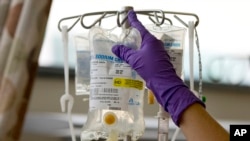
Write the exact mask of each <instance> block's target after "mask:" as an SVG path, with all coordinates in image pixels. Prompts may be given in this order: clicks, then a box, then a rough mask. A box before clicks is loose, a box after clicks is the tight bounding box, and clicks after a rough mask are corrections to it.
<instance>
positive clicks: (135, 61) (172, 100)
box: [112, 11, 205, 126]
mask: <svg viewBox="0 0 250 141" xmlns="http://www.w3.org/2000/svg"><path fill="white" fill-rule="evenodd" d="M128 20H129V23H130V25H131V26H132V27H134V28H136V29H138V30H139V32H140V34H141V37H142V43H141V48H140V49H139V50H134V49H132V48H129V47H126V46H124V45H115V46H114V47H113V48H112V51H113V53H114V54H115V55H116V56H118V57H119V58H121V59H123V60H124V61H125V62H127V63H128V64H129V65H130V66H131V67H132V68H133V69H134V70H136V71H137V73H138V74H139V75H140V76H141V77H142V78H143V79H144V80H145V82H146V86H147V87H148V88H149V89H151V90H152V91H153V93H154V94H155V97H156V99H157V101H158V102H159V103H160V104H161V105H162V106H163V107H164V108H165V110H166V111H167V112H169V113H170V115H171V117H172V120H173V121H174V122H175V124H176V125H177V126H179V120H180V117H181V114H182V112H183V111H184V110H185V109H186V108H187V107H188V106H190V105H191V104H193V103H196V102H198V103H200V104H201V105H203V106H204V107H205V105H204V103H203V102H202V101H201V100H200V99H198V98H197V97H196V96H195V95H194V94H193V93H192V92H191V91H190V90H189V88H188V87H187V86H186V85H185V84H184V82H183V81H182V80H181V79H180V78H179V77H178V76H177V74H176V72H175V69H174V68H173V65H172V64H171V62H170V57H169V55H168V54H167V52H166V51H165V49H164V46H163V43H162V41H160V40H158V39H157V38H156V37H154V36H153V35H152V34H151V33H150V32H149V31H148V30H147V29H146V28H145V27H144V26H143V25H142V24H141V22H140V21H138V19H137V16H136V13H135V12H134V11H129V13H128Z"/></svg>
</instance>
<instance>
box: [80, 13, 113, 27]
mask: <svg viewBox="0 0 250 141" xmlns="http://www.w3.org/2000/svg"><path fill="white" fill-rule="evenodd" d="M116 13H117V11H103V12H94V13H86V14H83V15H82V16H81V25H82V27H83V28H86V29H90V28H91V27H93V26H94V25H96V24H97V23H99V24H101V21H102V19H104V18H107V17H111V16H114V15H116ZM93 15H101V16H100V17H99V18H97V19H96V20H95V21H94V22H93V23H92V24H90V25H89V26H87V25H85V24H84V23H83V19H84V18H85V17H86V16H93Z"/></svg>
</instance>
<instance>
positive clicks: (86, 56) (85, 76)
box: [74, 36, 90, 95]
mask: <svg viewBox="0 0 250 141" xmlns="http://www.w3.org/2000/svg"><path fill="white" fill-rule="evenodd" d="M74 44H75V49H76V65H75V90H76V95H89V91H90V90H89V82H90V49H89V40H88V39H87V38H86V37H84V36H75V37H74Z"/></svg>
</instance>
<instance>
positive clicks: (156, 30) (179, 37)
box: [146, 24, 186, 77]
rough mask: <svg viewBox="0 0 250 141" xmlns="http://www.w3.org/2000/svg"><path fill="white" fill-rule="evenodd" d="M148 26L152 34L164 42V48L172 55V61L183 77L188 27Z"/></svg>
mask: <svg viewBox="0 0 250 141" xmlns="http://www.w3.org/2000/svg"><path fill="white" fill-rule="evenodd" d="M146 28H147V29H148V30H149V31H150V33H151V34H153V35H154V36H156V38H158V39H159V40H161V41H162V42H163V43H164V48H165V50H166V51H167V52H168V54H169V56H170V62H171V63H172V64H173V66H174V68H175V71H176V73H177V75H178V76H179V77H183V54H184V44H185V34H186V29H185V28H182V27H177V26H173V25H167V24H164V25H163V26H156V25H147V26H146Z"/></svg>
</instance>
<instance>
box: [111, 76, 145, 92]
mask: <svg viewBox="0 0 250 141" xmlns="http://www.w3.org/2000/svg"><path fill="white" fill-rule="evenodd" d="M113 85H114V86H115V87H123V88H135V89H138V90H142V89H143V82H142V81H139V80H134V79H126V78H115V79H114V81H113Z"/></svg>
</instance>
